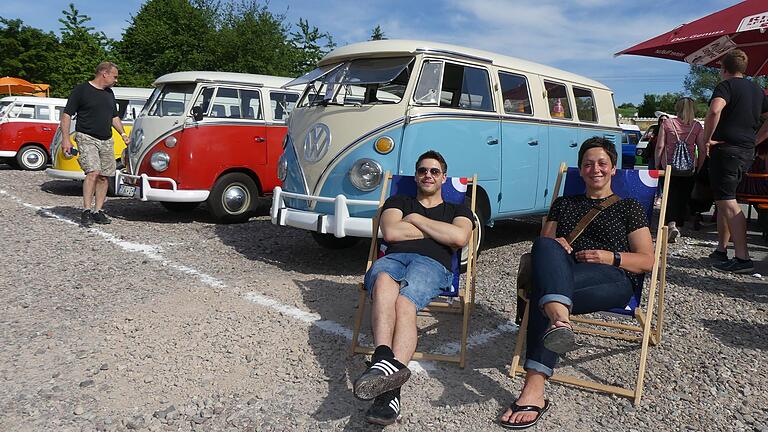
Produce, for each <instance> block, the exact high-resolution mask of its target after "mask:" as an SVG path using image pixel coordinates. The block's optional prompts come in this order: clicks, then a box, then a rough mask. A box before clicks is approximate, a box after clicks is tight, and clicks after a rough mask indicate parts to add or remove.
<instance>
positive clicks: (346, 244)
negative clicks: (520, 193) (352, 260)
mask: <svg viewBox="0 0 768 432" xmlns="http://www.w3.org/2000/svg"><path fill="white" fill-rule="evenodd" d="M312 238H313V239H315V242H317V244H319V245H320V246H322V247H324V248H326V249H346V248H350V247H352V246H354V245H356V244H357V243H358V242H359V241H360V237H352V236H346V237H341V238H338V237H336V236H335V235H333V234H321V233H317V232H314V231H313V232H312Z"/></svg>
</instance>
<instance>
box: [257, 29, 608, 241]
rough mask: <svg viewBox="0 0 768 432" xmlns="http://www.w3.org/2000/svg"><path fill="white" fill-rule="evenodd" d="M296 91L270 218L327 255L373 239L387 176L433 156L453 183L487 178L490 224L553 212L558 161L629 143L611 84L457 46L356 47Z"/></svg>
mask: <svg viewBox="0 0 768 432" xmlns="http://www.w3.org/2000/svg"><path fill="white" fill-rule="evenodd" d="M292 85H306V86H307V87H306V89H305V91H304V93H303V95H302V97H301V99H300V100H299V103H298V105H297V107H296V108H295V109H294V110H293V112H292V113H291V116H290V118H289V121H288V135H287V136H286V139H285V145H284V146H285V151H284V153H283V155H282V157H281V159H280V160H279V163H278V177H279V179H280V180H281V181H282V182H283V186H282V187H277V188H275V191H274V197H273V202H272V208H271V217H272V222H273V223H274V224H277V225H283V226H292V227H297V228H302V229H306V230H309V231H311V232H312V233H313V235H314V237H315V239H316V240H317V241H318V243H320V244H322V245H324V246H328V247H343V246H348V245H350V244H352V243H354V242H355V241H356V240H357V238H358V237H370V236H371V231H372V229H371V218H372V217H373V216H374V214H375V211H376V206H377V204H378V200H379V195H380V190H381V183H382V177H383V174H384V173H385V172H386V171H391V172H392V173H393V174H405V175H410V174H412V173H413V172H414V166H415V162H416V159H417V158H418V156H419V155H420V154H422V153H423V152H425V151H426V150H429V149H435V150H437V151H439V152H440V153H442V154H443V156H445V159H446V161H447V162H448V175H451V176H470V175H472V174H474V173H477V174H478V178H479V183H478V184H479V187H478V189H477V190H478V196H477V218H478V219H479V220H480V221H481V222H482V224H481V225H488V226H491V225H493V223H494V221H496V220H499V219H508V218H514V217H520V216H525V215H536V214H543V213H545V212H546V211H547V208H548V206H549V202H550V198H551V196H552V193H553V191H552V190H551V188H552V187H553V184H554V181H555V178H556V177H557V169H558V167H559V165H560V163H561V162H566V163H567V164H568V165H570V166H573V165H576V159H577V153H578V147H579V144H580V143H581V142H583V141H584V140H585V139H587V138H590V137H592V136H601V137H605V138H608V139H610V140H612V141H613V142H614V143H616V144H617V146H618V145H620V143H621V135H622V131H621V128H620V127H619V125H618V121H617V117H616V112H615V109H614V102H613V93H612V91H611V89H609V88H608V87H606V86H605V85H603V84H601V83H599V82H596V81H593V80H590V79H588V78H584V77H581V76H578V75H575V74H572V73H568V72H565V71H562V70H558V69H555V68H552V67H548V66H544V65H540V64H536V63H532V62H529V61H525V60H520V59H517V58H512V57H506V56H502V55H498V54H493V53H490V52H485V51H479V50H474V49H469V48H464V47H459V46H453V45H446V44H440V43H433V42H424V41H410V40H383V41H372V42H363V43H357V44H353V45H348V46H345V47H342V48H338V49H336V50H334V51H333V52H331V53H329V54H328V55H326V56H325V57H324V58H323V59H322V60H321V61H320V62H319V63H318V67H317V69H315V70H313V71H311V72H309V73H308V74H306V75H304V76H302V77H299V78H297V79H295V80H294V81H292V82H290V83H288V84H287V85H286V86H292ZM619 154H621V153H619ZM619 164H620V162H619ZM619 166H621V165H619ZM481 236H482V233H481ZM350 237H351V238H350Z"/></svg>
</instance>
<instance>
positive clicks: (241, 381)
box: [0, 166, 768, 431]
mask: <svg viewBox="0 0 768 432" xmlns="http://www.w3.org/2000/svg"><path fill="white" fill-rule="evenodd" d="M79 195H80V185H79V183H77V182H70V181H54V180H50V179H49V178H48V177H46V175H45V174H43V173H32V172H21V171H15V170H11V169H9V168H8V167H6V166H0V246H2V250H3V251H4V252H5V256H6V258H5V259H4V265H3V270H2V272H0V292H1V293H2V296H3V299H4V301H3V302H2V304H1V305H0V345H2V347H3V349H2V350H1V351H0V383H2V384H3V390H4V391H3V392H2V393H0V412H2V416H0V430H2V431H51V430H56V431H102V430H106V431H124V430H150V431H165V430H167V431H175V430H181V431H189V430H195V431H198V430H206V431H207V430H211V431H254V430H257V431H287V430H292V431H293V430H312V431H314V430H377V429H379V428H378V427H372V426H369V425H367V423H366V422H365V420H364V412H365V410H366V409H367V403H363V402H359V401H357V400H356V399H355V398H354V397H353V396H352V393H351V381H352V380H354V379H355V378H356V377H357V375H359V374H360V373H361V372H362V370H363V369H364V367H365V366H364V359H363V358H362V357H360V356H357V357H354V358H352V359H349V358H348V357H347V352H348V349H349V336H350V334H351V329H352V326H353V317H354V311H355V304H356V301H357V287H356V284H357V283H358V282H359V281H360V280H361V277H362V270H363V268H364V265H365V255H366V252H367V245H365V244H362V243H361V244H359V245H358V246H356V247H353V248H351V249H347V250H342V251H328V250H324V249H322V248H320V247H318V246H316V245H315V243H314V242H313V241H312V239H311V237H310V235H309V234H308V233H307V232H304V231H299V230H293V229H287V228H277V227H275V226H273V225H271V223H270V221H269V219H268V218H267V217H266V216H259V217H255V218H252V219H251V221H250V222H248V223H244V224H238V225H216V224H214V223H213V222H212V220H211V219H210V217H209V216H208V215H207V213H206V211H205V208H204V207H201V208H199V209H197V210H195V211H193V212H190V213H188V214H183V215H179V214H173V213H169V212H167V211H165V210H164V209H163V208H162V207H161V206H160V205H158V204H156V203H142V202H139V201H135V200H131V199H122V198H120V199H111V200H109V201H108V203H107V205H106V211H107V213H108V214H109V215H111V216H112V217H113V218H114V222H113V223H112V224H111V225H108V226H103V227H102V226H99V227H98V228H95V229H90V230H85V229H82V228H79V227H77V226H76V225H75V224H73V223H72V220H73V219H76V218H77V216H78V213H79V212H78V208H79V206H80V198H79ZM706 229H709V230H710V231H709V232H707V231H701V232H697V233H691V236H690V237H683V238H681V239H680V240H679V241H678V243H676V244H674V245H671V246H670V258H669V266H670V269H669V274H668V281H669V285H668V290H667V300H666V305H667V309H666V310H667V314H666V320H665V328H664V331H665V333H664V340H663V343H662V344H661V345H660V346H657V347H653V348H651V350H650V354H649V358H648V361H649V368H648V373H647V375H646V380H645V392H644V395H643V400H642V403H641V405H640V406H639V407H634V406H633V405H632V403H631V401H629V400H628V399H624V398H619V397H613V396H606V395H604V394H598V393H592V392H588V391H584V390H580V389H575V388H570V387H565V386H560V385H556V384H553V385H550V386H549V387H548V396H547V397H548V398H550V399H551V400H552V401H553V402H554V404H555V405H554V407H553V409H552V410H550V412H549V413H547V414H546V416H545V417H544V419H543V420H542V424H541V425H540V426H538V429H539V430H568V431H574V430H577V431H581V430H583V431H592V430H630V431H651V430H665V431H666V430H670V431H676V430H718V431H719V430H740V431H743V430H747V431H751V430H754V431H768V410H767V408H766V407H768V372H766V368H765V365H766V364H768V337H767V336H766V335H767V334H768V314H767V313H766V312H767V311H768V285H767V284H766V280H765V278H764V277H763V278H761V277H757V276H728V275H724V274H721V273H717V272H714V271H711V270H709V264H710V263H709V262H708V260H707V259H706V258H705V256H706V255H707V254H708V253H709V251H710V250H711V248H712V245H713V243H712V241H713V239H714V235H713V233H712V232H711V230H712V227H707V228H705V230H706ZM536 231H537V227H536V226H535V225H534V224H531V223H526V222H505V223H499V224H497V226H496V227H495V228H493V229H491V230H489V235H488V240H487V242H486V243H485V245H484V251H483V252H482V254H481V255H480V259H479V267H478V293H477V301H478V304H477V307H476V310H475V313H474V314H473V316H472V321H471V324H470V326H471V335H472V336H471V337H473V339H472V341H473V346H472V347H471V348H470V352H469V356H468V364H467V367H466V368H465V369H463V370H461V369H459V368H458V367H456V366H453V365H449V364H438V363H431V362H423V363H421V364H419V365H417V366H416V367H415V369H416V370H417V373H415V374H414V376H413V378H412V379H411V380H410V381H409V382H408V384H406V386H405V388H404V392H403V417H402V419H401V420H400V421H399V422H398V423H397V424H396V425H393V426H390V427H388V428H387V429H388V430H393V431H395V430H445V431H452V430H493V429H496V430H501V428H500V427H499V426H497V425H495V424H494V420H495V418H496V416H497V415H498V414H499V413H500V412H501V411H502V410H503V407H504V406H506V405H507V404H509V403H510V402H511V401H512V400H513V399H514V397H515V395H516V394H517V392H518V391H519V390H520V387H521V385H522V379H520V378H518V379H515V380H512V379H509V378H507V375H506V374H507V367H508V365H509V361H510V359H511V353H512V350H513V348H514V336H515V333H516V327H515V326H514V325H512V324H511V323H510V321H509V320H510V319H511V315H512V314H513V313H514V310H515V299H514V282H515V281H514V275H515V272H516V267H517V258H518V256H519V255H520V254H521V253H522V252H524V251H526V250H527V249H528V248H529V247H530V244H531V240H532V239H533V238H534V236H535V235H536ZM750 241H752V242H753V250H755V251H756V252H757V256H759V257H761V259H763V262H760V263H759V267H758V272H761V273H762V274H766V275H768V265H766V262H765V261H764V259H765V258H764V257H765V256H766V253H767V252H768V248H766V245H765V244H764V243H762V241H760V239H759V238H758V237H757V236H756V235H755V236H751V237H750ZM425 323H426V324H428V325H429V326H430V329H429V331H428V332H427V333H426V334H424V335H423V336H422V338H421V339H420V343H421V346H422V347H438V348H440V349H442V350H444V351H446V350H451V349H452V348H453V345H451V344H450V342H451V341H452V340H453V339H451V338H452V337H453V336H454V335H455V334H456V330H457V329H458V323H457V320H456V319H455V317H446V318H440V319H438V320H435V321H428V320H425ZM586 342H587V346H588V347H587V348H586V349H584V350H582V351H580V352H578V353H576V354H574V355H572V356H571V357H569V358H568V360H567V361H566V362H564V365H563V370H565V371H568V372H571V373H575V374H577V375H580V376H585V377H595V378H598V379H599V380H602V381H603V382H606V383H620V382H627V381H629V382H632V381H633V379H632V378H627V377H631V376H632V374H633V373H634V370H635V369H636V368H637V361H638V360H637V359H638V357H639V356H638V353H639V349H638V347H637V345H636V344H631V343H615V342H613V341H607V340H605V339H600V338H589V339H587V340H586Z"/></svg>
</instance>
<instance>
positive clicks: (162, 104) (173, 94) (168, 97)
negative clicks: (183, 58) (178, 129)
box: [147, 83, 197, 117]
mask: <svg viewBox="0 0 768 432" xmlns="http://www.w3.org/2000/svg"><path fill="white" fill-rule="evenodd" d="M195 87H197V84H195V83H183V84H166V85H164V86H163V87H162V89H157V90H155V92H154V93H153V94H152V96H151V100H152V105H151V106H150V107H149V110H148V112H147V115H149V116H151V117H163V116H180V115H183V114H184V107H185V106H187V102H189V100H190V99H192V93H194V92H195Z"/></svg>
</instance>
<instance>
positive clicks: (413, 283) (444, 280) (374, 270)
mask: <svg viewBox="0 0 768 432" xmlns="http://www.w3.org/2000/svg"><path fill="white" fill-rule="evenodd" d="M381 272H384V273H386V274H388V275H389V276H390V277H391V278H392V279H394V280H395V281H397V282H400V295H401V296H404V297H405V298H407V299H408V300H410V301H411V302H412V303H413V304H415V305H416V310H421V309H424V308H425V307H427V305H428V304H429V302H430V301H432V299H433V298H435V297H437V296H439V295H440V293H441V292H443V291H444V290H445V289H446V288H448V287H449V286H451V283H452V282H453V273H451V272H449V271H448V269H446V268H445V267H444V266H443V265H442V264H440V263H439V262H437V261H435V260H434V259H432V258H429V257H426V256H424V255H420V254H417V253H393V254H389V255H384V256H383V257H381V258H379V259H377V260H376V261H375V262H374V263H373V265H372V266H371V268H370V270H368V272H367V273H366V274H365V281H364V284H365V289H366V290H368V293H369V295H370V296H371V299H372V298H373V285H374V283H375V282H376V278H377V277H378V275H379V273H381Z"/></svg>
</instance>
